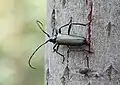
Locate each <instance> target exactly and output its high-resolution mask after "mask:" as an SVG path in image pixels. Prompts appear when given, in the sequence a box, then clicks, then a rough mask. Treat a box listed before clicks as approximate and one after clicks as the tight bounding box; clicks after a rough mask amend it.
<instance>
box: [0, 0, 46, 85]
mask: <svg viewBox="0 0 120 85" xmlns="http://www.w3.org/2000/svg"><path fill="white" fill-rule="evenodd" d="M45 17H46V0H0V85H44V58H43V57H44V47H42V48H41V49H40V50H39V52H37V53H36V55H35V56H34V58H33V60H32V64H33V65H34V66H35V67H36V68H37V69H36V70H33V69H31V68H30V67H29V66H28V59H29V57H30V55H31V54H32V52H33V51H34V50H35V49H36V47H37V46H38V45H39V44H42V43H43V42H44V40H45V39H44V37H45V35H44V34H43V33H42V32H41V31H40V29H39V28H38V26H37V25H36V20H40V21H41V22H43V24H44V27H45V21H46V19H45Z"/></svg>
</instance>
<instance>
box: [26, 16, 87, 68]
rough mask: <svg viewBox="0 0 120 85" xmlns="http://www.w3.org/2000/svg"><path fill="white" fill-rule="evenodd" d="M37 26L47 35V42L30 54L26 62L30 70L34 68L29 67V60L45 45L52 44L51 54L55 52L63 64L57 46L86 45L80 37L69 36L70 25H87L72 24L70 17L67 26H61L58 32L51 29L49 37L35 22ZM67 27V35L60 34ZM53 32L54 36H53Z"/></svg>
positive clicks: (84, 39)
mask: <svg viewBox="0 0 120 85" xmlns="http://www.w3.org/2000/svg"><path fill="white" fill-rule="evenodd" d="M36 23H37V25H38V26H39V28H40V29H41V31H42V32H43V33H44V34H46V35H47V37H48V38H49V39H48V40H47V41H45V42H44V43H43V44H41V45H40V46H38V47H37V48H36V49H35V51H34V52H33V53H32V55H31V56H30V58H29V60H28V64H29V66H30V67H31V68H33V69H36V68H35V67H33V66H32V65H31V63H30V62H31V59H32V57H33V56H34V54H35V53H36V52H37V51H38V49H39V48H40V47H42V46H43V45H45V44H46V43H48V42H52V43H53V44H54V46H53V52H56V53H57V54H59V55H61V56H62V57H63V62H64V60H65V58H64V55H63V54H61V53H60V52H58V49H59V46H60V45H66V46H81V45H84V44H88V42H87V40H86V38H85V37H82V36H75V35H70V30H71V26H72V25H82V26H86V25H87V24H81V23H73V22H72V17H71V18H70V21H69V23H68V24H65V25H63V26H61V27H60V28H59V29H58V30H57V29H53V33H52V36H50V35H49V34H48V33H47V32H45V31H44V30H43V29H42V27H43V24H42V23H41V22H40V21H38V20H37V21H36ZM40 25H41V26H42V27H41V26H40ZM66 26H69V27H68V34H62V33H61V29H62V28H64V27H66ZM54 31H55V34H54Z"/></svg>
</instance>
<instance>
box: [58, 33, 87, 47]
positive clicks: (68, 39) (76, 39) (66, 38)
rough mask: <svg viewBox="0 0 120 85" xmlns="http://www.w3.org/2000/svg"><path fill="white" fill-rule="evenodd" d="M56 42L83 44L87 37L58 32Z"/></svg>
mask: <svg viewBox="0 0 120 85" xmlns="http://www.w3.org/2000/svg"><path fill="white" fill-rule="evenodd" d="M56 42H57V43H58V44H61V45H73V46H75V45H82V44H85V43H86V39H85V38H84V37H81V36H74V35H65V34H58V35H57V38H56Z"/></svg>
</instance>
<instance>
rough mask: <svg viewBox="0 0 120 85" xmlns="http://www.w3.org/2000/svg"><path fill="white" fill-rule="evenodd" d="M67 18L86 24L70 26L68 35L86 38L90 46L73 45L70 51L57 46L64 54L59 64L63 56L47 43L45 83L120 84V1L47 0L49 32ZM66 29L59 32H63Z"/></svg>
mask: <svg viewBox="0 0 120 85" xmlns="http://www.w3.org/2000/svg"><path fill="white" fill-rule="evenodd" d="M91 6H92V7H91ZM91 12H92V13H91ZM70 17H72V18H73V22H79V23H84V24H86V23H88V25H87V26H85V27H84V26H72V29H71V35H79V36H83V37H86V39H87V40H88V41H89V42H90V46H85V47H84V46H83V47H81V46H80V47H78V48H76V47H75V48H73V47H72V48H70V51H68V48H67V47H66V46H60V48H59V52H60V53H62V54H64V55H65V62H64V64H62V56H60V55H58V54H56V53H55V52H52V50H53V49H52V47H53V46H54V44H51V43H49V44H47V46H46V58H45V63H46V66H45V73H46V74H45V76H46V80H45V81H46V84H47V85H120V0H47V31H48V32H49V33H50V34H52V30H53V29H58V28H59V27H61V26H62V25H65V24H67V23H68V22H69V20H70ZM67 29H68V27H65V28H64V29H62V32H63V33H64V34H66V33H67ZM88 29H90V30H91V31H88ZM90 35H91V37H90ZM89 47H90V49H89ZM73 49H74V50H73ZM80 49H86V50H88V51H89V50H91V51H92V52H93V53H89V52H86V51H80ZM86 56H87V57H86Z"/></svg>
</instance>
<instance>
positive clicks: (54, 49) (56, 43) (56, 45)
mask: <svg viewBox="0 0 120 85" xmlns="http://www.w3.org/2000/svg"><path fill="white" fill-rule="evenodd" d="M57 45H58V44H57V43H56V44H55V45H54V46H53V52H55V51H56V49H55V47H56V46H57Z"/></svg>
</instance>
